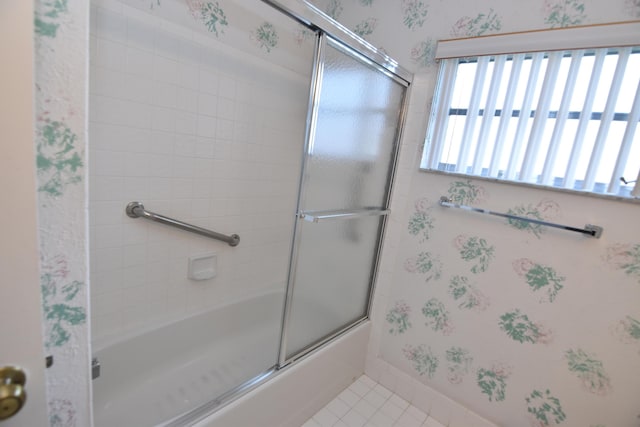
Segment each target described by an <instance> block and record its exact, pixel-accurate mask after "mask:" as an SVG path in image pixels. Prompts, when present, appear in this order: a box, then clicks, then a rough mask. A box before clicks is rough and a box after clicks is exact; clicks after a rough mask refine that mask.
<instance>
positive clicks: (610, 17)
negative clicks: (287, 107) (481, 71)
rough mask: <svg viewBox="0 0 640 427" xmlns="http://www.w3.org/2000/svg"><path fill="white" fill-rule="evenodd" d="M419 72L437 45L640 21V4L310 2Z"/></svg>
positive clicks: (587, 0)
mask: <svg viewBox="0 0 640 427" xmlns="http://www.w3.org/2000/svg"><path fill="white" fill-rule="evenodd" d="M306 1H308V2H309V3H312V4H313V5H315V6H316V7H318V8H319V9H321V10H322V11H324V12H325V13H326V14H327V15H329V16H331V17H332V18H334V19H336V20H338V21H340V22H341V23H342V24H343V25H345V26H346V27H348V28H349V29H351V30H352V31H353V32H354V33H356V34H358V35H359V36H361V37H363V38H365V39H366V40H367V41H369V42H370V43H372V44H373V45H375V46H376V47H378V48H381V49H382V50H384V51H385V52H387V53H388V54H389V55H390V56H391V57H392V58H394V59H395V60H397V61H399V62H400V63H401V64H402V65H403V66H404V67H405V68H408V69H409V70H411V71H414V72H420V71H425V70H428V69H429V68H431V67H433V66H434V65H435V63H434V60H433V56H434V53H435V46H436V41H437V40H439V39H450V38H460V37H476V36H481V35H487V34H495V33H503V32H505V33H506V32H513V31H525V30H535V29H544V28H562V27H569V26H574V25H586V24H598V23H606V22H619V21H629V20H633V19H638V17H640V1H638V0H614V1H611V2H605V1H602V0H536V1H530V2H509V1H507V0H488V1H484V2H473V1H470V0H461V1H458V2H455V3H451V2H443V1H436V0H395V1H384V0H306Z"/></svg>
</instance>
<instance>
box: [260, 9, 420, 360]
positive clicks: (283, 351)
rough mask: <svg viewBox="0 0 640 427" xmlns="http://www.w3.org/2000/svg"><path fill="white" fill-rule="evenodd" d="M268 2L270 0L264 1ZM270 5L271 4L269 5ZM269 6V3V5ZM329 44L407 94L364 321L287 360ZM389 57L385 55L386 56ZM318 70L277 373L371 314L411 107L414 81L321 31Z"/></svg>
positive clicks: (366, 213)
mask: <svg viewBox="0 0 640 427" xmlns="http://www.w3.org/2000/svg"><path fill="white" fill-rule="evenodd" d="M263 1H267V0H263ZM267 2H269V1H267ZM269 3H270V2H269ZM327 44H331V47H333V48H335V49H336V50H339V51H341V52H342V53H344V54H345V55H347V56H350V57H352V58H354V59H355V60H357V61H359V62H361V63H362V65H363V66H368V67H370V68H373V69H375V70H377V71H378V72H380V73H382V74H384V75H385V76H387V77H388V78H390V79H392V80H394V81H395V82H396V83H398V84H400V85H401V86H403V87H404V93H403V95H402V101H401V110H400V112H399V115H398V124H397V128H396V133H395V135H394V147H393V155H392V158H393V160H392V163H391V167H390V170H389V178H388V181H387V194H386V197H385V200H384V207H383V208H382V209H380V210H379V213H378V214H377V216H380V217H381V221H382V223H381V225H380V228H379V232H378V239H377V242H376V255H375V258H374V262H373V266H372V269H371V279H370V284H369V292H368V295H367V308H366V310H365V314H364V316H362V317H361V318H359V319H357V320H355V321H353V322H351V323H350V324H348V325H345V326H344V327H343V328H341V329H339V330H337V331H334V332H333V333H331V334H329V335H327V336H325V337H323V338H321V339H319V340H318V341H317V342H315V343H313V344H311V345H309V346H308V347H306V348H304V349H302V350H301V351H299V352H297V353H296V354H294V355H292V356H291V357H287V344H288V330H289V323H290V319H291V310H292V308H293V304H292V300H293V292H294V290H295V275H296V269H297V265H298V252H299V247H300V236H301V232H300V228H301V223H302V220H303V219H305V216H306V215H307V212H304V211H302V210H301V207H302V206H303V205H304V202H305V200H306V192H305V188H306V184H307V182H306V170H307V160H308V158H309V155H310V153H311V151H312V150H313V146H314V142H315V134H316V132H315V130H316V126H317V121H318V109H319V101H320V96H321V92H322V78H323V75H324V61H325V51H326V48H327ZM385 57H386V55H385ZM386 58H388V57H386ZM315 61H316V62H315V68H314V71H313V73H312V79H313V81H312V85H311V96H310V99H309V111H308V113H307V134H306V138H305V144H304V151H303V158H302V168H301V174H300V184H299V189H298V204H297V209H296V222H295V226H294V240H293V244H292V247H291V257H290V267H289V275H288V279H287V291H286V299H285V308H284V314H283V320H282V329H281V338H280V353H279V356H278V365H277V369H281V368H283V367H286V366H288V365H289V364H291V363H294V362H296V361H297V360H299V359H301V358H303V357H305V356H306V355H308V354H309V353H310V352H312V351H314V350H316V349H317V348H319V347H321V346H324V345H325V344H327V343H328V342H330V341H332V340H333V339H334V338H336V337H338V336H340V335H342V334H344V333H345V332H347V331H348V330H350V329H352V328H355V327H357V326H358V325H360V324H361V323H363V322H365V321H367V320H368V319H369V317H370V314H371V308H372V304H373V293H374V291H375V284H376V280H377V277H378V271H379V265H380V257H381V253H382V243H383V241H384V236H385V230H386V226H387V221H388V214H389V213H390V211H389V207H390V204H391V195H392V190H393V184H394V181H395V175H396V170H397V166H398V158H399V152H400V145H401V141H402V130H403V127H404V123H405V118H406V111H407V107H408V103H407V99H408V95H407V94H408V91H409V88H410V85H411V80H407V79H405V78H404V77H401V76H400V75H398V74H396V73H394V72H392V71H390V70H389V68H387V67H386V66H385V65H382V64H379V63H378V62H376V61H374V60H372V59H371V58H370V57H368V56H366V55H364V54H363V53H362V52H359V51H358V50H357V49H355V48H354V47H352V46H350V45H348V44H346V43H343V42H342V40H340V39H336V38H335V37H332V36H331V35H329V34H327V33H326V32H324V31H323V30H319V31H318V32H317V39H316V52H315ZM371 215H372V213H371V211H369V210H360V211H359V212H355V211H354V212H353V213H350V214H349V215H348V217H349V218H354V217H366V216H371ZM341 216H343V217H347V215H341Z"/></svg>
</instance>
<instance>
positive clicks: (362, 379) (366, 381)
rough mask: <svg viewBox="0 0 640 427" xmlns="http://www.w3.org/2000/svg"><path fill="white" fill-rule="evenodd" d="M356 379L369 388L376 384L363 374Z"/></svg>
mask: <svg viewBox="0 0 640 427" xmlns="http://www.w3.org/2000/svg"><path fill="white" fill-rule="evenodd" d="M358 381H360V382H362V383H364V385H366V386H367V387H369V388H374V387H375V386H376V384H377V383H376V382H375V381H374V380H372V379H371V378H369V377H368V376H366V375H363V376H361V377H360V378H358Z"/></svg>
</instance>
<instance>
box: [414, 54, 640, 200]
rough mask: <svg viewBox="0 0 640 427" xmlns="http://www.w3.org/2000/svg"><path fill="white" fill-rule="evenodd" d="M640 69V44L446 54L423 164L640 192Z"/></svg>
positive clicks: (540, 181) (580, 187)
mask: <svg viewBox="0 0 640 427" xmlns="http://www.w3.org/2000/svg"><path fill="white" fill-rule="evenodd" d="M638 70H640V48H639V47H619V48H598V49H574V50H564V51H563V50H557V51H550V52H534V53H517V54H503V55H489V56H478V57H473V58H468V57H467V58H450V59H443V60H442V61H441V64H440V74H439V81H438V89H437V92H436V96H435V97H434V108H433V109H432V117H431V124H430V127H429V133H428V135H427V144H426V149H425V154H424V157H423V163H422V167H423V168H426V169H436V170H443V171H450V172H458V173H465V174H470V175H476V176H487V177H493V178H501V179H507V180H513V181H521V182H528V183H536V184H541V185H547V186H555V187H563V188H570V189H577V190H586V191H591V192H598V193H609V194H619V195H624V196H629V195H635V196H640V194H632V191H634V190H633V185H631V184H629V185H627V184H625V183H624V182H623V181H622V180H621V179H620V178H621V177H624V178H626V180H628V181H633V180H635V179H636V177H637V176H638V174H639V171H640V133H638V132H636V129H637V127H638V120H639V119H640V72H639V71H638ZM638 189H639V190H640V186H638Z"/></svg>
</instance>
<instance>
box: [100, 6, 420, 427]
mask: <svg viewBox="0 0 640 427" xmlns="http://www.w3.org/2000/svg"><path fill="white" fill-rule="evenodd" d="M91 43H92V44H91V91H90V131H89V132H90V162H91V163H90V177H91V180H90V233H91V279H92V281H91V312H92V313H91V316H92V341H93V342H92V346H93V353H94V356H95V357H96V360H95V361H94V366H95V369H94V376H95V379H94V418H95V424H96V426H98V427H101V426H111V425H140V426H144V425H160V424H162V425H184V424H186V423H189V422H192V421H193V420H194V419H197V418H198V417H202V416H203V415H204V414H206V413H207V412H210V411H211V410H214V409H215V408H216V407H219V406H220V405H222V404H224V403H225V402H227V401H229V400H230V399H232V398H233V397H235V396H237V395H239V394H240V393H242V392H243V391H246V390H247V389H249V388H250V387H252V386H254V385H255V384H257V383H260V382H262V381H264V380H266V379H268V378H269V377H270V376H271V375H272V374H273V373H274V372H275V371H277V370H279V369H283V368H285V367H286V366H287V365H289V364H291V363H292V362H295V361H296V360H298V359H299V358H301V357H302V356H304V355H306V354H308V353H309V352H311V351H312V350H314V349H316V348H318V347H319V346H320V345H322V344H323V343H325V342H327V341H328V340H330V339H332V338H333V337H335V336H337V335H339V334H341V333H342V332H344V331H346V330H348V329H349V328H351V327H353V326H354V325H357V324H359V323H360V322H362V321H364V320H366V319H367V315H368V310H369V303H370V296H371V293H372V290H373V284H374V283H375V274H376V266H377V259H378V256H379V252H380V245H381V241H382V236H383V233H384V226H385V218H386V215H387V214H388V213H389V210H388V206H389V195H390V191H391V185H392V180H393V171H394V167H395V163H396V157H397V150H398V146H399V138H400V129H401V127H402V120H403V111H404V102H405V97H406V96H405V94H406V90H407V87H408V85H409V82H410V80H411V76H410V75H409V74H408V73H406V72H405V71H404V70H403V69H402V68H400V67H399V66H398V65H397V64H395V63H394V62H393V61H392V60H390V59H389V58H387V57H386V56H384V55H381V54H379V53H377V52H376V51H375V49H373V48H372V47H370V46H369V45H367V44H366V43H365V42H363V41H362V40H360V39H358V38H356V37H353V36H352V35H351V34H350V33H349V32H348V31H346V30H345V29H343V28H342V27H340V26H339V25H337V24H336V23H334V22H333V21H331V20H330V19H329V18H327V17H326V16H325V15H323V14H321V13H320V12H318V11H317V10H316V9H315V8H313V7H312V6H309V5H306V4H303V3H301V2H295V1H281V2H271V1H266V2H262V1H258V0H252V1H246V2H245V1H225V2H201V1H193V0H163V1H162V2H157V1H152V2H151V3H149V2H140V1H139V0H93V1H92V25H91ZM131 202H138V203H143V204H144V209H146V210H148V211H151V212H154V213H157V214H159V215H162V216H165V217H169V218H174V219H177V220H179V221H180V222H181V223H184V224H192V225H195V226H197V227H199V228H204V229H209V230H215V232H218V233H221V234H223V235H233V234H237V235H239V237H240V240H239V244H238V245H237V246H231V245H228V244H226V243H224V242H220V241H218V240H213V239H210V238H208V237H207V236H203V235H202V233H200V234H194V233H190V232H189V230H193V229H192V228H191V229H190V228H189V227H186V226H182V228H175V227H171V224H169V225H168V224H166V223H156V222H151V221H145V220H142V219H135V218H134V217H135V216H136V215H131V214H132V212H131V210H132V209H131V208H130V212H129V215H127V213H125V207H126V206H127V205H129V204H130V203H131ZM140 212H142V211H138V213H140ZM185 228H186V229H185ZM205 234H206V233H205ZM218 237H219V236H218ZM230 242H231V241H230ZM234 242H235V240H234Z"/></svg>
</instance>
